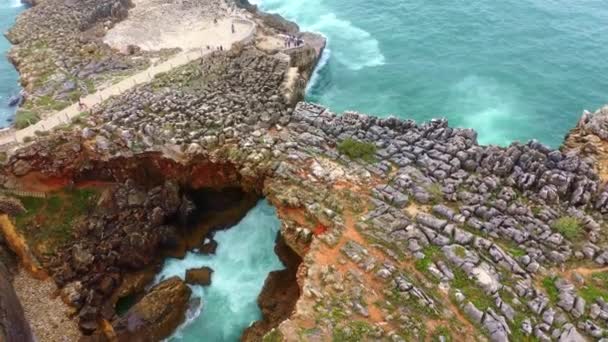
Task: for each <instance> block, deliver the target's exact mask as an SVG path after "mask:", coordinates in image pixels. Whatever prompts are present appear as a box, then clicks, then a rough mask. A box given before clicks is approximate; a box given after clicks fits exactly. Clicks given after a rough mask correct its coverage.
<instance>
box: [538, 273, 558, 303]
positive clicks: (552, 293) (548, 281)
mask: <svg viewBox="0 0 608 342" xmlns="http://www.w3.org/2000/svg"><path fill="white" fill-rule="evenodd" d="M556 280H557V278H556V277H550V276H547V277H544V278H543V280H542V282H541V284H542V285H543V288H544V289H545V292H547V297H549V301H551V303H553V304H555V303H557V301H558V300H559V290H558V288H557V286H556V285H555V281H556Z"/></svg>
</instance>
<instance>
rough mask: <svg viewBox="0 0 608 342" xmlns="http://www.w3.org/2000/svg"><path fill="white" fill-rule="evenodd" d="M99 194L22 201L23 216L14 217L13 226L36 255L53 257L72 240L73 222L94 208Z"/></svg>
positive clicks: (70, 193)
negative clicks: (50, 255)
mask: <svg viewBox="0 0 608 342" xmlns="http://www.w3.org/2000/svg"><path fill="white" fill-rule="evenodd" d="M98 198H99V192H98V191H97V190H91V189H74V190H64V191H60V192H57V193H53V194H51V195H50V196H48V197H46V198H35V197H21V198H20V200H21V202H22V203H23V206H24V207H25V208H26V210H27V211H26V212H25V213H23V214H20V215H17V216H16V217H15V225H16V227H17V229H18V230H19V231H21V232H22V233H23V234H24V236H25V237H26V239H27V240H28V242H29V243H30V245H31V246H33V247H34V250H35V251H36V252H37V253H38V254H39V255H47V254H53V253H54V252H55V251H56V249H57V248H58V247H60V246H62V245H63V244H65V243H67V242H68V241H70V240H71V238H72V235H73V231H72V227H73V224H74V222H76V221H77V220H78V219H80V218H81V217H83V216H84V215H85V214H87V213H88V212H89V211H90V210H91V209H92V208H94V206H95V204H96V202H97V199H98Z"/></svg>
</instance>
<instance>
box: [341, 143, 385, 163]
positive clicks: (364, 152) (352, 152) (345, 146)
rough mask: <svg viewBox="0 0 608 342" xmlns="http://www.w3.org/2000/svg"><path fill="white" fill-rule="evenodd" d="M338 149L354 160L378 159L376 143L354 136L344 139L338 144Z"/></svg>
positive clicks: (367, 160) (370, 160) (370, 161)
mask: <svg viewBox="0 0 608 342" xmlns="http://www.w3.org/2000/svg"><path fill="white" fill-rule="evenodd" d="M338 151H339V152H340V153H342V154H344V155H346V156H348V157H349V158H350V159H353V160H357V159H361V160H364V161H366V162H368V163H373V162H374V161H375V159H376V158H375V155H376V145H374V144H372V143H368V142H363V141H359V140H356V139H352V138H347V139H344V140H342V141H341V142H340V143H339V144H338Z"/></svg>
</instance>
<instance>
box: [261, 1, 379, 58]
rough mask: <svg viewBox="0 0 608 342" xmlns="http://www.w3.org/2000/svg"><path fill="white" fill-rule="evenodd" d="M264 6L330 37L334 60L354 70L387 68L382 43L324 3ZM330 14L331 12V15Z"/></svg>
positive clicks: (277, 2)
mask: <svg viewBox="0 0 608 342" xmlns="http://www.w3.org/2000/svg"><path fill="white" fill-rule="evenodd" d="M256 3H257V4H258V5H260V7H261V8H262V9H263V10H265V11H269V12H273V13H279V14H281V15H282V16H284V17H285V18H287V19H289V20H293V21H295V22H296V23H297V24H298V25H299V26H300V28H301V29H302V30H305V31H312V32H320V33H321V34H323V35H324V36H326V37H328V39H329V44H328V47H329V48H330V49H331V51H332V54H331V58H333V59H335V60H336V62H338V63H340V64H343V65H344V66H346V67H347V68H349V69H351V70H361V69H363V68H366V67H374V66H379V65H383V64H384V63H385V57H384V55H383V54H382V51H381V49H380V43H379V42H378V40H377V39H376V38H374V37H373V36H372V35H371V34H370V33H369V32H367V31H365V30H364V29H362V28H360V27H357V26H356V25H354V24H353V23H352V22H350V21H348V20H345V19H342V18H339V17H338V16H337V15H336V14H335V13H331V12H330V10H329V8H328V6H325V5H324V1H323V0H308V1H306V0H293V1H285V0H257V1H256ZM328 12H329V13H328Z"/></svg>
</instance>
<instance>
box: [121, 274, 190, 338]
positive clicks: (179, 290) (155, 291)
mask: <svg viewBox="0 0 608 342" xmlns="http://www.w3.org/2000/svg"><path fill="white" fill-rule="evenodd" d="M190 294H191V291H190V288H189V287H188V286H187V285H186V284H185V283H184V282H183V281H182V280H180V279H179V278H177V277H173V278H169V279H167V280H164V281H162V282H161V283H159V284H158V285H156V286H155V287H153V288H152V289H151V290H150V292H149V293H148V294H146V295H145V296H144V297H143V298H142V299H141V300H140V301H139V302H138V303H137V304H135V306H134V307H132V308H131V309H130V310H129V311H128V312H127V313H126V314H125V315H124V316H123V317H121V318H120V319H118V320H117V321H116V322H114V323H113V324H112V325H113V327H114V332H115V333H116V336H117V339H118V341H129V342H132V341H142V342H143V341H160V340H162V339H164V338H166V337H168V336H169V335H171V333H172V332H173V331H174V330H175V328H177V326H179V325H180V324H181V323H182V322H183V321H184V319H185V315H186V310H187V308H188V302H189V300H190Z"/></svg>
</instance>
